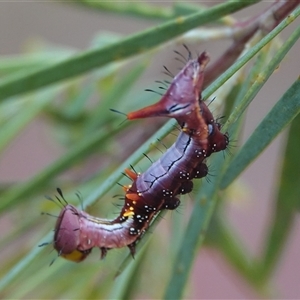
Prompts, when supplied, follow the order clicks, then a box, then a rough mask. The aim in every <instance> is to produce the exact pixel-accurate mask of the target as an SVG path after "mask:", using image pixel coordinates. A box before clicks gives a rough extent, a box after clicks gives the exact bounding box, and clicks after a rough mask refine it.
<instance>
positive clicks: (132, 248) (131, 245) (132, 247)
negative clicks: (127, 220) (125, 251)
mask: <svg viewBox="0 0 300 300" xmlns="http://www.w3.org/2000/svg"><path fill="white" fill-rule="evenodd" d="M127 247H128V248H129V251H130V254H131V256H132V258H133V259H134V255H135V242H133V243H131V244H129V245H128V246H127Z"/></svg>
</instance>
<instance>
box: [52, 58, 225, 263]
mask: <svg viewBox="0 0 300 300" xmlns="http://www.w3.org/2000/svg"><path fill="white" fill-rule="evenodd" d="M208 61H209V56H208V54H207V53H206V52H203V53H202V54H200V55H199V56H198V58H197V59H194V60H192V59H190V60H189V61H188V62H187V64H186V65H185V67H184V68H183V69H182V70H181V71H180V72H179V73H178V74H177V75H176V76H175V77H174V79H173V81H172V82H171V84H170V86H169V88H168V90H167V91H166V93H165V95H164V96H163V97H162V98H161V100H160V101H159V102H158V103H156V104H154V105H151V106H148V107H146V108H143V109H141V110H138V111H135V112H131V113H129V114H128V115H127V118H128V119H129V120H132V119H137V118H146V117H155V116H165V117H170V118H175V119H176V120H177V122H178V123H179V125H180V126H181V129H182V130H181V133H180V134H179V136H178V138H177V140H176V142H175V143H174V144H173V145H172V146H171V147H170V148H169V149H168V150H167V151H166V152H165V153H164V154H163V156H162V157H161V158H160V159H159V160H158V161H156V162H154V163H153V164H152V165H151V166H150V168H149V169H148V170H146V171H145V172H144V173H142V174H136V173H135V172H133V171H131V170H128V169H126V170H125V172H126V173H127V175H129V177H131V178H132V181H133V182H132V184H131V185H129V186H127V187H125V192H126V194H125V203H124V206H123V208H122V211H121V213H120V215H119V216H118V217H117V218H116V219H114V220H106V219H101V218H96V217H93V216H90V215H89V214H87V213H86V212H84V211H79V210H78V209H77V208H75V207H74V206H72V205H66V206H65V208H64V209H63V210H62V211H61V213H60V215H59V218H58V221H57V224H56V227H55V235H54V248H55V249H56V250H57V251H58V253H59V255H60V256H63V257H65V258H66V259H69V260H72V261H77V262H79V261H82V260H83V259H84V258H85V257H86V256H87V255H88V254H89V253H90V252H91V250H92V248H94V247H98V248H100V250H101V257H104V256H105V255H106V252H107V250H109V249H112V248H121V247H124V246H128V247H129V249H130V251H131V253H132V255H134V253H135V243H136V241H137V240H138V239H140V238H141V237H142V235H143V234H144V232H145V231H146V230H147V228H148V227H149V225H150V223H151V221H152V220H153V218H154V217H155V216H156V214H157V213H158V212H159V211H160V210H162V209H175V208H176V207H178V205H179V204H180V200H179V198H178V197H177V196H178V195H179V194H185V193H188V192H190V191H191V190H192V188H193V183H192V180H193V179H194V178H201V177H204V176H206V175H207V171H208V169H207V166H206V164H205V160H206V158H207V157H208V156H210V155H211V154H212V153H213V152H218V151H221V150H224V149H225V148H226V147H227V145H228V143H229V140H228V136H227V134H222V133H221V132H220V126H219V124H218V123H216V122H215V120H214V118H213V116H212V114H211V112H210V111H209V109H208V107H207V106H206V104H205V103H204V102H203V101H202V100H201V91H202V84H203V73H204V69H205V66H206V64H207V63H208Z"/></svg>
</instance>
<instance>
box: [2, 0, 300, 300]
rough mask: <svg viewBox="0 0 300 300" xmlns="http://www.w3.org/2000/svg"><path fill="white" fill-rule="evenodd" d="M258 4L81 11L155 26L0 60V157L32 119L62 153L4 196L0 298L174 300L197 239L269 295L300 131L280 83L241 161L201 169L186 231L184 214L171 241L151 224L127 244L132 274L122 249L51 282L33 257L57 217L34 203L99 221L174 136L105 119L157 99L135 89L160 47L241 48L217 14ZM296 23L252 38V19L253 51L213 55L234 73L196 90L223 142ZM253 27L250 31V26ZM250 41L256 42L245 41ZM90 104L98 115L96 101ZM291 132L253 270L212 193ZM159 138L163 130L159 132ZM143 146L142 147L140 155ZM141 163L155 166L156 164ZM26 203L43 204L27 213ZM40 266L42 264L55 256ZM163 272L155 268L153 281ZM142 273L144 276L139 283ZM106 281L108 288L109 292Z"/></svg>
mask: <svg viewBox="0 0 300 300" xmlns="http://www.w3.org/2000/svg"><path fill="white" fill-rule="evenodd" d="M256 2H258V1H247V2H245V1H228V2H225V3H222V4H219V5H216V6H214V7H212V8H206V7H203V6H202V7H198V6H194V5H184V4H176V5H174V6H173V7H172V8H164V7H160V8H159V9H158V7H156V6H155V5H150V6H149V7H148V8H147V9H145V7H144V6H143V4H135V5H134V6H132V5H125V4H124V5H123V6H122V5H120V6H119V5H116V4H113V3H108V2H107V4H101V2H99V5H97V3H98V2H95V1H81V2H80V4H81V5H84V6H87V7H90V8H91V9H93V10H99V13H101V12H102V11H103V10H108V11H110V12H114V13H120V14H123V15H124V16H126V15H128V16H130V15H134V16H135V17H141V18H145V17H147V18H149V19H153V20H159V22H161V23H159V25H157V26H155V27H152V28H149V29H146V30H144V31H141V32H138V33H137V34H134V35H131V36H128V37H120V36H117V35H114V34H110V35H107V34H103V33H101V34H100V35H99V36H98V37H97V43H96V45H95V46H94V47H93V48H92V49H89V50H87V51H83V52H79V53H75V54H74V53H73V52H72V51H67V50H65V49H60V50H52V51H50V53H49V51H47V52H39V53H35V54H34V55H25V54H24V55H20V56H19V57H17V58H16V57H12V58H9V57H0V74H1V82H0V100H1V105H0V106H1V109H0V124H1V132H0V150H1V151H3V150H4V149H6V148H7V147H8V146H9V145H10V143H12V142H13V141H14V139H15V138H16V137H17V135H21V134H22V131H23V129H24V128H25V127H26V126H27V125H28V124H30V123H32V122H33V121H35V120H37V119H38V118H40V117H41V116H43V118H45V119H46V120H47V124H48V125H49V127H50V128H51V130H53V129H55V132H56V133H55V134H52V138H56V139H57V140H58V141H60V142H62V144H63V145H64V147H65V148H66V150H65V151H64V153H62V154H61V156H60V157H59V158H58V159H57V160H56V161H55V162H53V163H52V164H51V165H49V166H47V167H45V168H44V169H43V170H42V171H41V172H40V173H38V174H36V175H35V176H33V177H32V178H29V179H28V181H26V182H24V183H21V182H20V183H19V182H17V183H14V184H12V185H7V184H2V186H1V202H0V211H1V216H2V217H1V222H3V223H5V224H7V222H10V221H9V220H15V222H14V226H5V229H4V230H3V232H4V235H3V238H1V241H0V247H1V248H2V249H3V251H4V252H6V253H7V252H9V254H5V256H4V258H3V260H2V268H1V280H0V291H1V292H0V295H1V297H2V298H30V297H34V298H70V299H71V298H85V299H93V298H112V299H130V298H134V297H137V296H138V295H146V296H147V297H148V298H162V297H165V298H166V299H179V298H182V297H183V295H184V292H185V287H186V283H187V281H188V278H189V277H188V276H189V275H190V272H191V266H192V264H193V262H194V260H195V257H196V255H197V253H198V251H199V248H200V247H201V246H202V245H203V242H204V239H205V242H206V245H209V246H210V247H214V248H216V249H218V251H220V252H222V253H223V254H224V255H225V256H226V257H227V259H228V261H229V262H230V264H231V265H232V266H233V267H234V268H235V269H236V271H237V272H238V273H239V274H240V276H241V277H243V278H244V279H245V281H247V282H248V283H249V284H250V285H251V286H253V287H254V288H255V289H256V290H257V292H258V293H260V294H261V295H262V296H269V295H270V294H269V292H270V290H269V287H270V279H271V275H272V271H273V270H274V269H275V267H276V266H277V265H278V262H279V260H280V255H281V253H282V251H283V249H284V245H285V241H286V239H287V236H288V234H289V233H290V231H291V229H292V224H293V218H294V215H295V213H296V211H297V210H298V209H299V197H297V195H299V192H298V190H299V186H298V182H299V179H300V178H299V172H298V169H299V163H298V162H299V159H298V153H297V150H296V151H295V149H298V148H299V147H298V146H299V143H300V141H298V140H299V134H297V128H299V126H300V118H299V115H298V113H299V112H300V81H299V78H297V79H295V82H294V83H291V85H290V88H289V89H288V90H287V91H286V92H285V94H284V95H282V96H281V97H280V99H278V102H277V103H276V105H275V106H274V107H273V108H272V109H271V110H270V112H269V113H268V114H267V115H266V116H265V118H264V119H263V120H262V122H261V123H260V124H259V125H258V126H257V128H256V129H255V130H254V132H253V134H252V135H251V136H250V137H249V139H248V140H247V141H246V142H245V144H244V145H243V146H242V147H241V148H240V149H239V151H236V153H233V154H232V155H228V156H226V157H225V159H224V156H223V155H222V154H221V155H219V154H216V155H213V157H212V158H211V159H210V164H211V165H212V166H213V169H214V173H215V174H218V175H216V176H213V177H212V178H211V179H210V181H209V182H206V181H202V182H201V183H200V185H201V188H197V189H195V190H196V191H197V192H195V193H194V194H193V196H194V197H193V201H192V202H193V203H192V204H193V210H192V213H191V215H190V217H189V220H188V223H187V224H185V220H184V218H185V214H182V215H178V216H176V217H174V218H173V219H172V222H173V223H172V226H171V228H172V229H171V230H170V234H169V236H170V238H166V237H163V236H162V235H159V234H158V233H157V232H156V231H155V230H154V227H155V226H157V225H158V226H161V224H158V223H160V221H161V218H157V219H156V220H155V222H154V224H153V225H152V227H151V229H150V230H151V231H153V232H155V234H148V235H146V236H145V237H144V238H143V240H142V241H141V242H140V243H139V244H138V249H137V251H138V255H137V257H136V259H135V260H132V258H131V257H130V256H128V257H127V258H126V259H125V260H124V256H126V255H127V252H128V251H127V249H124V250H116V251H111V253H109V255H108V257H107V258H106V259H105V261H101V262H97V263H94V262H95V261H96V260H97V257H96V256H95V255H94V256H92V257H91V258H90V259H89V260H88V261H86V262H84V263H82V264H80V265H77V264H70V263H68V262H66V261H64V260H63V259H56V260H55V262H54V264H53V265H52V266H51V268H45V265H47V264H48V263H49V261H50V259H49V255H48V253H49V249H50V248H51V245H50V246H48V247H37V245H39V244H42V243H44V242H45V241H51V239H52V234H53V233H52V231H51V232H49V230H50V228H53V225H54V222H53V218H48V219H47V220H48V221H45V216H40V215H38V214H37V212H38V210H40V211H45V212H47V213H49V214H57V207H54V205H53V204H50V203H48V202H46V201H41V197H42V196H41V195H44V194H53V191H54V188H55V187H56V186H57V185H59V186H60V187H62V189H63V190H64V193H65V197H66V199H68V201H69V202H70V203H77V202H76V201H78V200H77V199H76V198H75V192H76V191H80V193H81V194H82V196H81V197H82V198H83V202H84V206H85V207H89V210H90V212H91V213H93V214H94V215H97V216H106V215H107V214H111V213H112V211H111V206H109V205H108V203H111V197H112V196H113V195H114V194H117V193H119V189H118V187H117V186H116V183H117V182H125V181H126V180H125V179H124V178H123V177H124V176H123V174H122V172H123V170H124V169H125V168H126V167H128V166H130V165H136V164H137V163H139V165H138V167H139V168H141V169H143V168H144V169H145V168H146V167H147V166H146V165H143V164H146V163H145V162H144V161H141V160H142V158H143V157H144V153H149V152H150V151H153V149H154V148H155V147H156V146H155V145H156V144H158V141H159V140H161V139H162V138H164V137H166V136H168V135H169V133H170V132H171V131H172V130H173V128H174V122H168V123H166V124H165V125H164V126H162V127H161V128H160V129H158V128H157V127H158V126H157V125H156V124H153V123H155V122H151V121H148V123H146V124H147V126H145V128H146V127H147V128H148V129H147V131H146V134H145V133H144V132H143V134H141V132H140V131H139V128H137V127H138V126H136V123H135V124H134V122H123V123H122V124H121V125H120V122H121V121H120V120H123V119H122V117H120V115H117V114H115V115H113V114H109V113H108V111H109V108H118V110H120V111H126V112H127V111H130V108H134V107H143V106H144V105H141V104H145V103H150V102H151V103H153V102H155V101H157V98H158V97H157V95H156V96H154V94H153V96H152V95H151V96H149V94H148V93H137V92H136V90H135V83H136V82H137V80H138V79H139V78H140V76H141V75H142V74H143V72H144V71H145V70H146V69H147V67H148V65H149V62H151V61H153V60H155V58H156V54H157V53H158V52H159V51H161V50H162V48H163V47H164V45H165V44H166V43H169V44H171V45H175V44H176V43H178V42H179V41H180V42H181V43H182V42H185V43H188V45H191V44H192V43H197V42H199V41H200V40H201V39H203V40H205V39H206V38H207V36H210V38H211V39H214V38H216V36H218V35H219V36H218V37H225V36H224V34H225V31H222V29H219V31H211V29H209V28H207V29H203V31H200V33H199V34H196V35H195V34H194V35H191V33H190V32H189V34H190V35H189V34H188V33H186V32H188V31H189V30H192V29H195V28H197V27H198V26H200V25H201V26H202V25H204V24H212V25H216V24H217V25H218V24H222V25H223V26H227V27H231V28H233V30H232V36H229V38H234V37H235V36H234V33H235V31H234V30H235V29H236V30H239V32H240V33H241V32H242V33H244V37H245V36H246V35H247V34H249V35H250V33H249V31H245V29H247V30H248V29H249V28H250V27H251V26H249V24H247V25H245V24H246V23H245V24H244V26H241V28H238V26H237V25H236V23H235V20H234V19H233V18H231V17H229V16H228V14H230V13H233V12H235V11H238V10H240V9H242V8H245V7H246V6H249V5H252V4H255V3H256ZM296 6H297V5H296ZM299 13H300V9H299V7H298V8H296V9H295V10H294V11H293V12H291V13H290V14H289V16H288V17H287V18H285V19H283V17H282V19H283V21H282V22H281V23H280V24H275V25H274V26H273V27H274V28H271V29H270V30H269V31H268V32H264V31H263V30H260V28H259V26H258V24H259V23H257V19H255V18H253V19H250V20H251V21H252V22H253V24H255V25H257V28H256V27H255V28H254V29H253V28H252V27H251V28H250V29H251V30H253V32H251V36H250V37H251V39H250V38H249V37H248V36H247V39H246V38H245V40H243V39H242V38H240V39H239V38H236V39H233V40H234V41H233V46H234V47H232V48H234V49H235V50H234V51H236V49H237V48H238V47H237V45H242V46H243V47H242V48H243V49H244V48H245V47H244V46H245V45H246V44H247V43H248V45H249V46H250V48H248V49H245V50H244V52H243V54H242V55H240V53H236V52H230V51H231V50H230V51H229V52H230V54H228V53H229V52H226V49H224V55H223V57H222V58H223V61H225V60H226V61H227V58H229V57H232V56H235V59H234V61H232V63H231V65H230V66H229V65H228V66H226V71H225V72H221V70H220V72H219V74H217V75H218V76H215V78H214V79H215V80H214V81H213V82H212V83H211V84H210V85H209V86H208V87H207V88H206V89H205V91H204V93H203V97H204V99H208V98H209V97H211V96H213V95H215V93H219V94H218V99H217V101H215V103H213V104H212V105H216V107H217V108H216V109H220V107H219V106H220V105H219V106H218V102H222V104H224V107H225V108H224V110H225V112H226V113H225V114H226V115H227V116H228V118H227V119H226V122H225V124H224V126H223V129H222V130H223V131H228V132H229V134H230V138H231V140H234V139H238V136H239V133H240V131H241V128H242V124H243V121H244V120H243V117H242V116H243V114H244V111H245V110H246V109H247V107H248V106H249V104H250V103H251V101H252V100H253V99H254V97H255V96H256V95H257V93H258V92H259V90H260V89H261V88H262V87H263V86H264V84H265V83H266V81H267V80H268V78H269V77H270V76H271V75H272V73H273V72H274V70H275V69H276V68H277V66H278V65H279V64H280V62H281V61H282V60H283V59H284V57H285V56H286V54H287V53H288V51H289V50H290V49H291V48H292V47H293V46H294V44H295V43H296V41H297V40H298V38H299V36H300V27H298V28H296V30H295V31H294V32H293V33H292V34H291V36H290V37H289V38H288V39H287V40H286V41H284V43H283V44H282V45H281V46H278V34H279V33H280V32H281V31H282V30H283V29H284V28H286V27H287V26H289V25H290V24H291V23H292V22H293V21H294V20H295V19H296V18H297V17H298V15H299ZM262 15H263V14H262ZM264 20H265V19H263V18H262V17H261V18H260V21H261V22H263V21H264ZM250 23H251V22H250ZM251 24H252V23H251ZM260 25H261V23H260ZM216 28H217V27H216ZM254 32H256V33H258V34H257V35H256V36H255V37H253V36H254ZM182 34H183V35H182ZM222 34H223V35H222ZM180 35H182V36H180ZM190 36H192V38H191V37H190ZM99 45H101V46H99ZM174 47H175V46H174ZM230 49H231V48H230ZM238 57H239V58H238ZM129 58H130V59H129ZM251 59H253V60H254V62H253V64H252V65H250V63H249V61H250V60H251ZM228 60H229V59H228ZM220 69H221V67H220ZM219 75H220V76H219ZM79 76H80V77H79ZM75 77H76V78H75ZM74 78H75V79H74ZM94 98H95V99H96V101H93V99H94ZM53 99H58V100H57V101H54V100H53ZM89 99H90V100H91V101H89ZM99 99H101V101H99ZM146 122H147V121H146ZM290 123H291V126H290V127H289V130H288V138H287V141H286V146H285V147H286V148H285V152H284V156H283V158H282V166H281V169H280V176H279V178H280V179H279V185H278V190H277V191H275V193H274V203H275V205H276V213H275V215H274V218H273V220H271V222H270V229H269V232H268V233H267V237H266V244H265V245H264V253H263V255H262V256H261V257H259V258H257V257H255V258H253V257H251V255H250V253H248V251H247V249H246V250H245V249H244V247H243V246H241V243H240V239H239V236H238V235H237V234H236V233H235V232H234V231H233V230H232V229H231V227H230V224H229V222H228V220H227V219H226V217H225V215H224V214H223V213H222V208H223V206H224V198H225V195H226V194H225V193H224V192H222V194H221V193H219V191H220V190H224V189H226V188H227V187H228V186H229V185H230V184H231V183H232V182H233V181H234V180H235V179H236V178H237V177H238V176H239V175H240V174H241V172H242V171H243V170H244V169H245V168H246V167H247V166H248V165H249V164H251V163H252V162H253V161H254V159H255V158H256V157H257V156H259V155H260V154H261V153H262V152H263V151H264V149H265V148H266V147H267V146H268V145H269V144H270V143H271V142H272V141H273V140H274V139H275V137H276V136H277V135H278V134H279V133H280V132H281V131H282V130H283V129H284V128H286V126H287V125H288V124H290ZM157 124H158V125H160V123H159V122H158V123H157ZM154 132H155V133H154ZM142 135H143V136H142ZM150 135H152V136H151V137H150V138H148V139H147V140H146V141H145V139H146V137H149V136H150ZM135 136H141V139H139V140H134V139H133V138H132V137H135ZM143 138H144V140H143V142H144V143H143V144H142V146H140V144H141V141H142V139H143ZM253 145H255V146H253ZM137 147H138V149H137V150H136V151H135V152H134V153H133V154H132V155H129V154H130V153H132V152H133V151H134V150H135V149H136V148H137ZM128 155H129V157H128V158H127V159H126V157H127V156H128ZM151 155H152V156H151V157H156V156H155V155H156V154H152V153H151ZM95 157H102V159H101V160H97V158H95ZM123 160H125V161H124V162H123V163H121V162H122V161H123ZM89 162H92V163H93V164H95V165H97V166H98V169H99V170H100V171H94V172H93V173H92V174H88V175H86V174H85V176H83V177H82V178H81V179H80V180H79V182H78V180H75V179H74V178H72V173H71V175H68V176H61V175H62V174H66V171H68V170H74V169H75V168H83V169H86V168H87V165H88V163H89ZM198 187H199V186H198ZM99 199H101V201H99ZM185 200H187V199H185ZM187 201H188V200H187ZM42 202H43V203H42ZM36 203H41V204H40V206H37V205H36ZM28 207H30V209H27V208H28ZM24 210H26V217H24ZM99 211H101V214H100V213H99ZM102 212H104V213H102ZM175 236H176V238H175ZM150 238H151V240H150ZM39 239H40V240H39ZM163 239H164V240H163ZM38 240H39V241H38ZM179 240H180V242H178V241H179ZM8 249H14V251H10V250H8ZM94 252H96V251H94ZM158 253H159V255H158ZM163 253H165V254H163ZM161 254H163V255H161ZM50 255H51V257H53V255H54V254H53V252H51V254H50ZM97 255H98V254H97ZM167 256H168V258H166V257H167ZM153 261H155V264H153ZM161 265H163V266H164V267H163V268H158V267H157V266H161ZM145 269H147V273H145V272H144V271H143V270H145ZM116 273H118V274H119V277H117V279H115V280H113V278H114V276H115V274H116ZM145 274H147V278H145ZM149 278H151V285H152V286H151V287H149ZM166 278H167V279H166ZM43 283H44V284H43ZM45 283H47V284H46V285H45ZM42 284H43V286H42V288H41V285H42ZM153 287H154V288H153Z"/></svg>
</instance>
